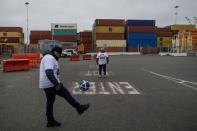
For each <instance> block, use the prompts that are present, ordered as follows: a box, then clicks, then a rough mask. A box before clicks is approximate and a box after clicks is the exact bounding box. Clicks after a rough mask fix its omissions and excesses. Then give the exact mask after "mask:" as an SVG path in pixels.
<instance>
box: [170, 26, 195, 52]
mask: <svg viewBox="0 0 197 131" xmlns="http://www.w3.org/2000/svg"><path fill="white" fill-rule="evenodd" d="M167 28H169V29H170V30H171V31H172V33H173V37H172V47H173V48H172V52H180V51H183V47H181V45H184V44H181V43H180V42H182V41H183V37H182V32H184V31H191V30H195V29H196V26H195V25H180V24H175V25H169V26H167ZM179 32H180V33H179ZM184 41H185V40H184ZM184 48H185V47H184ZM184 50H185V49H184Z"/></svg>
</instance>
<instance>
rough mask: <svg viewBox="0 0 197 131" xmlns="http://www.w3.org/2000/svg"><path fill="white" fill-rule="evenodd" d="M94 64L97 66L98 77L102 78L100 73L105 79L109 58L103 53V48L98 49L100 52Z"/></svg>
mask: <svg viewBox="0 0 197 131" xmlns="http://www.w3.org/2000/svg"><path fill="white" fill-rule="evenodd" d="M96 63H97V65H98V66H99V77H101V76H102V71H103V74H104V77H106V65H107V64H108V63H109V56H108V54H107V53H106V52H105V49H104V48H101V49H100V52H99V53H98V54H97V56H96Z"/></svg>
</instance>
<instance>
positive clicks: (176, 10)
mask: <svg viewBox="0 0 197 131" xmlns="http://www.w3.org/2000/svg"><path fill="white" fill-rule="evenodd" d="M174 8H175V13H174V14H175V24H177V18H178V8H179V6H178V5H176V6H174Z"/></svg>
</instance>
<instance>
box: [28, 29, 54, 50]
mask: <svg viewBox="0 0 197 131" xmlns="http://www.w3.org/2000/svg"><path fill="white" fill-rule="evenodd" d="M45 39H47V40H51V31H50V30H31V31H30V45H29V46H30V48H38V41H39V40H45Z"/></svg>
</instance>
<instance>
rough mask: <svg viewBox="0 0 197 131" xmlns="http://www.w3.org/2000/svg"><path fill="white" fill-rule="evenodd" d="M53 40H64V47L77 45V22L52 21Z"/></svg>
mask: <svg viewBox="0 0 197 131" xmlns="http://www.w3.org/2000/svg"><path fill="white" fill-rule="evenodd" d="M51 33H52V40H56V41H60V42H62V48H63V49H66V48H76V47H77V24H74V23H52V24H51Z"/></svg>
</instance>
